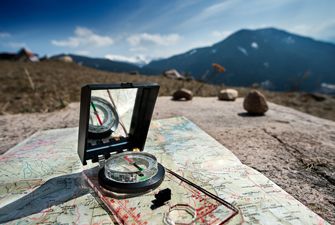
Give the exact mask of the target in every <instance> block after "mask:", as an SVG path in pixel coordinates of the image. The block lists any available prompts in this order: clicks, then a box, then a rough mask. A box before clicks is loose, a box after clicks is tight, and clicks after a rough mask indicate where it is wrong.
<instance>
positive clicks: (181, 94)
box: [172, 88, 193, 101]
mask: <svg viewBox="0 0 335 225" xmlns="http://www.w3.org/2000/svg"><path fill="white" fill-rule="evenodd" d="M172 98H173V100H186V101H189V100H192V98H193V92H192V91H190V90H188V89H185V88H182V89H179V90H177V91H176V92H175V93H173V96H172Z"/></svg>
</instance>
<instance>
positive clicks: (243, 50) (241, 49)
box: [237, 46, 248, 56]
mask: <svg viewBox="0 0 335 225" xmlns="http://www.w3.org/2000/svg"><path fill="white" fill-rule="evenodd" d="M237 49H238V50H239V51H240V52H242V53H243V54H244V55H246V56H248V51H247V50H246V49H245V48H243V47H241V46H238V47H237Z"/></svg>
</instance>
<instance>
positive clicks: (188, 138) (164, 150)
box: [0, 117, 328, 225]
mask: <svg viewBox="0 0 335 225" xmlns="http://www.w3.org/2000/svg"><path fill="white" fill-rule="evenodd" d="M77 138H78V129H76V128H67V129H56V130H49V131H43V132H38V133H36V134H34V135H33V136H31V137H30V138H28V139H27V140H25V141H23V142H22V143H20V144H19V145H17V146H15V147H14V148H12V149H10V150H9V151H8V152H7V153H5V154H3V155H1V156H0V223H6V224H114V223H115V222H116V221H120V220H115V217H117V218H120V217H122V218H128V217H130V216H131V215H133V214H134V212H122V213H123V214H122V215H118V213H119V212H114V215H112V214H110V213H108V210H106V208H105V207H103V206H104V204H102V203H101V200H100V199H99V198H98V197H97V195H96V194H95V192H94V191H93V190H92V189H91V188H90V187H89V185H87V183H86V182H85V176H84V174H85V173H83V170H84V169H85V171H87V170H86V169H89V168H91V167H94V165H88V167H87V168H86V167H85V168H83V166H82V165H81V163H80V160H79V157H78V155H77ZM145 151H146V152H149V153H152V154H154V155H155V156H156V157H157V158H158V160H159V161H160V162H161V163H162V164H163V165H164V166H165V167H166V168H168V169H171V170H172V171H174V172H176V173H178V174H179V175H182V176H183V177H185V178H187V179H188V180H190V181H192V182H194V183H196V184H197V185H199V186H201V187H202V188H204V189H206V190H208V191H209V192H211V193H213V194H215V195H218V196H220V197H221V198H222V199H224V200H226V201H227V202H230V203H232V204H233V205H234V206H235V207H236V208H238V209H239V214H238V215H237V216H235V217H234V218H235V219H233V220H230V222H229V224H240V223H243V224H292V225H293V224H294V225H296V224H318V225H321V224H328V223H327V222H326V221H324V220H323V219H322V218H321V217H319V216H318V215H317V214H315V213H314V212H312V211H311V210H309V209H308V208H307V207H305V206H304V205H303V204H301V203H300V202H299V201H297V200H296V199H294V198H293V197H292V196H290V195H289V194H288V193H286V192H285V191H284V190H282V189H281V188H280V187H278V186H277V185H276V184H274V183H273V182H272V181H271V180H269V179H268V178H266V177H265V176H264V175H262V174H261V173H259V172H257V171H256V170H254V169H252V168H250V167H248V166H246V165H243V164H242V163H241V162H240V161H239V160H238V158H236V156H235V155H234V154H233V153H232V152H230V151H229V150H228V149H226V148H225V147H224V146H222V145H221V144H220V143H218V142H217V141H215V140H214V139H213V138H212V137H210V136H209V135H208V134H206V133H205V132H204V131H202V130H201V129H200V128H198V127H197V126H196V125H195V124H193V123H192V122H191V121H189V120H187V119H186V118H183V117H177V118H171V119H164V120H157V121H153V122H152V124H151V127H150V132H149V136H148V140H147V142H146V146H145ZM169 179H170V178H168V180H169ZM164 182H165V181H164ZM164 182H163V184H164ZM163 184H162V185H163ZM185 197H186V196H185ZM141 198H143V196H138V197H133V198H132V199H131V201H132V202H136V201H138V202H140V201H143V199H142V200H141ZM134 210H137V211H138V213H142V214H143V215H146V210H151V209H148V208H145V209H143V208H141V209H134ZM138 213H137V214H138ZM115 214H117V215H115ZM217 216H220V215H217ZM147 219H148V218H147ZM149 219H150V218H149ZM156 220H157V221H155V218H153V220H151V221H150V223H152V224H162V223H163V221H162V220H161V218H160V219H156ZM121 221H122V220H121ZM197 223H198V224H201V221H200V222H199V221H198V222H197ZM203 223H204V224H206V221H203ZM208 223H209V222H207V224H208ZM130 224H147V223H140V221H132V223H130Z"/></svg>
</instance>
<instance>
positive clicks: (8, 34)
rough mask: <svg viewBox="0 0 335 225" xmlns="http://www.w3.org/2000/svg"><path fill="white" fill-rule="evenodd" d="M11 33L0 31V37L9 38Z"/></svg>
mask: <svg viewBox="0 0 335 225" xmlns="http://www.w3.org/2000/svg"><path fill="white" fill-rule="evenodd" d="M10 36H11V35H10V33H8V32H0V38H7V37H10Z"/></svg>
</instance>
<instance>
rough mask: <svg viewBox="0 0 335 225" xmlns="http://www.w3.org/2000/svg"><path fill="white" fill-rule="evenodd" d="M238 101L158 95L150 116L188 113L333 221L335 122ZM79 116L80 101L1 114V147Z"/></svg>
mask: <svg viewBox="0 0 335 225" xmlns="http://www.w3.org/2000/svg"><path fill="white" fill-rule="evenodd" d="M242 101H243V99H241V98H239V99H237V100H236V101H234V102H223V101H218V100H217V98H212V97H211V98H202V97H195V98H194V99H193V100H192V101H187V102H177V101H171V97H160V98H159V99H158V102H157V105H156V110H155V113H154V118H155V119H159V118H167V117H172V116H185V117H187V118H189V119H190V120H192V121H193V122H194V123H196V124H198V125H199V126H200V127H201V128H202V129H204V130H205V131H206V132H207V133H209V134H210V135H212V136H213V137H214V138H215V139H216V140H218V141H219V142H220V143H222V144H223V145H225V146H226V147H227V148H229V149H230V150H231V151H232V152H233V153H234V154H235V155H236V156H237V157H238V158H239V159H240V160H241V161H242V162H243V163H244V164H246V165H248V166H251V167H253V168H254V169H256V170H258V171H260V172H262V173H263V174H264V175H266V176H267V177H269V178H270V179H271V180H273V181H274V182H275V183H277V184H278V185H279V186H280V187H282V188H283V189H284V190H286V191H287V192H288V193H290V194H291V195H293V196H294V197H295V198H297V199H298V200H299V201H301V202H302V203H303V204H305V205H306V206H307V207H309V208H310V209H311V210H313V211H314V212H316V213H318V214H319V215H320V216H322V217H323V218H325V219H326V220H328V221H329V222H330V223H332V224H335V213H334V212H335V122H332V121H329V120H325V119H320V118H317V117H314V116H311V115H308V114H305V113H302V112H299V111H296V110H294V109H291V108H287V107H284V106H279V105H276V104H273V103H270V104H269V108H270V110H269V111H268V112H267V113H266V115H265V116H261V117H251V116H249V115H248V114H246V113H245V112H244V110H243V108H242ZM167 106H168V107H167ZM78 118H79V103H71V104H69V105H68V106H67V107H66V108H65V109H62V110H60V111H55V112H51V113H31V114H16V115H2V116H0V133H1V136H0V140H1V142H0V152H1V153H4V152H5V151H7V150H8V149H9V148H10V147H12V146H13V145H15V144H17V143H18V142H20V141H22V140H23V139H25V138H27V137H28V136H30V135H31V134H33V133H34V132H36V131H38V130H44V129H52V128H64V127H75V126H78Z"/></svg>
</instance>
